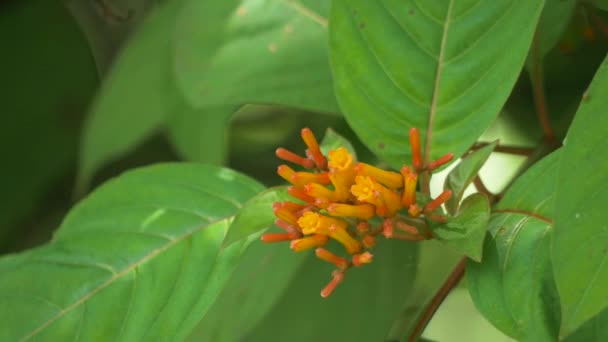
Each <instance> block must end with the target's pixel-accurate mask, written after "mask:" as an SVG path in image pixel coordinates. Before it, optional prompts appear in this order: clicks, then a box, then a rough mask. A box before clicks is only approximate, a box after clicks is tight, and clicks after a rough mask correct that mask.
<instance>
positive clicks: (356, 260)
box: [353, 252, 374, 267]
mask: <svg viewBox="0 0 608 342" xmlns="http://www.w3.org/2000/svg"><path fill="white" fill-rule="evenodd" d="M373 258H374V255H373V254H371V253H370V252H365V253H361V254H356V255H354V256H353V265H355V266H357V267H361V266H363V265H365V264H369V263H371V262H372V259H373Z"/></svg>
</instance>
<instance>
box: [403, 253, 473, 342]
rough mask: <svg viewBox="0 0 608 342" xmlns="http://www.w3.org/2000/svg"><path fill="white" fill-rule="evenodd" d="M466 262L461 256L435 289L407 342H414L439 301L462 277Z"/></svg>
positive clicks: (429, 319) (438, 304)
mask: <svg viewBox="0 0 608 342" xmlns="http://www.w3.org/2000/svg"><path fill="white" fill-rule="evenodd" d="M466 262H467V258H466V257H465V258H462V260H460V262H458V265H456V267H454V270H452V273H451V274H450V276H449V277H448V278H447V279H446V281H445V283H443V286H441V288H440V289H439V291H437V293H436V294H435V296H434V297H433V299H431V302H430V303H429V305H428V306H427V307H426V309H425V311H424V313H423V315H422V317H421V318H420V320H419V321H418V323H417V324H416V326H415V327H414V330H413V331H412V334H411V335H410V336H409V338H408V342H415V341H416V340H418V338H419V337H420V335H421V334H422V332H423V331H424V328H426V326H427V325H428V323H429V322H430V321H431V318H433V315H434V314H435V312H436V311H437V309H438V308H439V306H440V305H441V303H443V301H444V300H445V298H446V297H447V296H448V294H449V293H450V291H452V289H453V288H455V287H456V285H457V284H458V282H459V281H460V279H462V276H463V275H464V269H465V267H466Z"/></svg>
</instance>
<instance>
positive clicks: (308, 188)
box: [304, 183, 337, 202]
mask: <svg viewBox="0 0 608 342" xmlns="http://www.w3.org/2000/svg"><path fill="white" fill-rule="evenodd" d="M304 192H305V193H306V194H307V195H308V196H311V197H314V198H317V199H324V200H327V201H328V202H334V201H336V200H337V196H336V193H335V192H333V191H331V190H329V189H328V188H326V187H324V186H322V185H321V184H317V183H310V184H306V185H305V186H304Z"/></svg>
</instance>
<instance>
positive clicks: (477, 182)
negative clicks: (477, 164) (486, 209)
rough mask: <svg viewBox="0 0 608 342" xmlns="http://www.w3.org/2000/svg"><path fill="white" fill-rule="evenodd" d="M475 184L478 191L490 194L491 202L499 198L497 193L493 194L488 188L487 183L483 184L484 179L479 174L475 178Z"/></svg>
mask: <svg viewBox="0 0 608 342" xmlns="http://www.w3.org/2000/svg"><path fill="white" fill-rule="evenodd" d="M473 185H475V189H477V191H479V192H481V193H482V194H484V195H486V196H488V200H489V201H490V203H495V202H496V201H497V200H498V198H497V197H496V195H495V194H493V193H492V192H491V191H490V190H488V188H487V187H486V185H485V184H483V181H482V180H481V177H479V175H477V176H475V178H473Z"/></svg>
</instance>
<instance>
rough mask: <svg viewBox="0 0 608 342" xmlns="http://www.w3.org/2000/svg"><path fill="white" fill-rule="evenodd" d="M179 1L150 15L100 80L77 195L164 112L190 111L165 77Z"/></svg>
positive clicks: (157, 125)
mask: <svg viewBox="0 0 608 342" xmlns="http://www.w3.org/2000/svg"><path fill="white" fill-rule="evenodd" d="M179 2H180V1H169V2H165V3H163V4H162V5H159V6H157V7H156V8H155V9H154V10H152V11H151V13H150V14H149V16H148V17H147V18H146V20H144V22H143V23H142V25H141V27H140V29H139V30H137V31H136V32H135V33H134V35H133V36H132V37H131V38H130V39H129V41H128V45H127V46H126V47H125V48H124V49H123V50H122V51H121V53H120V54H119V56H118V58H117V59H116V61H115V62H114V64H113V67H112V70H111V72H110V73H109V75H107V77H106V79H105V80H104V82H103V84H102V87H101V89H100V91H99V93H98V95H97V98H96V100H95V103H94V105H93V107H92V110H91V113H90V114H89V117H88V119H87V121H86V122H85V126H84V132H83V135H82V141H81V148H80V162H79V170H78V181H77V192H79V193H83V192H84V190H85V189H86V187H88V183H89V182H90V180H91V177H92V176H93V173H94V172H95V171H97V169H98V168H100V167H101V166H102V165H104V164H105V163H107V162H109V161H112V160H115V159H117V158H118V157H121V156H123V155H124V154H126V153H128V152H130V151H131V150H133V149H134V148H135V147H136V146H137V145H138V144H140V143H141V142H143V141H144V140H145V139H146V138H148V137H149V136H151V135H152V134H153V133H154V132H156V131H157V130H159V129H160V128H161V127H162V126H163V125H164V123H165V118H166V115H167V114H168V113H171V112H175V111H188V110H192V109H190V108H189V107H188V106H187V105H186V103H185V101H184V99H183V98H182V96H181V94H180V93H179V91H178V89H177V87H176V85H175V82H174V81H173V80H172V74H171V57H172V56H171V51H172V50H171V42H172V39H173V35H172V32H170V30H169V29H168V27H172V25H173V24H174V22H175V17H176V15H177V10H178V8H179V6H178V5H179ZM150 56H153V57H150ZM143 59H145V62H142V60H143Z"/></svg>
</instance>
